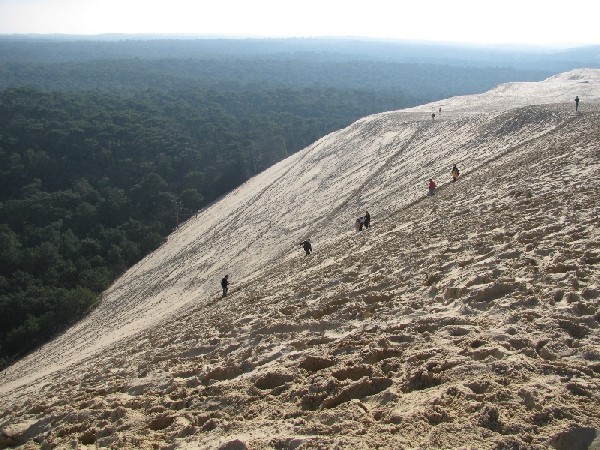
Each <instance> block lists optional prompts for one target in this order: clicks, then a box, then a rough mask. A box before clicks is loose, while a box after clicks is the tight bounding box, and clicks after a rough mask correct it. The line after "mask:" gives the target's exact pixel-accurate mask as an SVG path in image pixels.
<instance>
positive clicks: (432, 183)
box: [428, 178, 435, 195]
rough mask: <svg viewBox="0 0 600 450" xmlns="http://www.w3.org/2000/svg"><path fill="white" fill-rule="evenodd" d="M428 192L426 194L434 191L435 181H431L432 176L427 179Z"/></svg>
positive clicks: (431, 193)
mask: <svg viewBox="0 0 600 450" xmlns="http://www.w3.org/2000/svg"><path fill="white" fill-rule="evenodd" d="M428 188H429V194H428V195H433V194H434V193H435V181H433V178H430V179H429V185H428Z"/></svg>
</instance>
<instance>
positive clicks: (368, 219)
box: [365, 211, 371, 229]
mask: <svg viewBox="0 0 600 450" xmlns="http://www.w3.org/2000/svg"><path fill="white" fill-rule="evenodd" d="M370 226H371V214H369V211H365V229H368V228H369V227H370Z"/></svg>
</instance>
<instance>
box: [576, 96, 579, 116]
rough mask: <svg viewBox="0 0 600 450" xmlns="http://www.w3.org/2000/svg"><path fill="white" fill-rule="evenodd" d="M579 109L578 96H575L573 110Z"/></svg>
mask: <svg viewBox="0 0 600 450" xmlns="http://www.w3.org/2000/svg"><path fill="white" fill-rule="evenodd" d="M578 109H579V96H578V95H576V96H575V112H577V110H578Z"/></svg>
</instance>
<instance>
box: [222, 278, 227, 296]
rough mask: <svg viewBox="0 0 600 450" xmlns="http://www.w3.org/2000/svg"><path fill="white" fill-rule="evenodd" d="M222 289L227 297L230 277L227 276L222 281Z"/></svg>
mask: <svg viewBox="0 0 600 450" xmlns="http://www.w3.org/2000/svg"><path fill="white" fill-rule="evenodd" d="M221 287H222V288H223V297H227V291H228V290H229V275H225V276H224V277H223V279H222V280H221Z"/></svg>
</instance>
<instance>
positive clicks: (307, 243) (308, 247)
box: [300, 239, 312, 256]
mask: <svg viewBox="0 0 600 450" xmlns="http://www.w3.org/2000/svg"><path fill="white" fill-rule="evenodd" d="M300 245H301V246H302V248H303V249H304V251H305V252H306V256H308V255H310V254H311V253H312V245H310V241H309V240H308V239H307V240H306V241H304V242H302V243H301V244H300Z"/></svg>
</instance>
